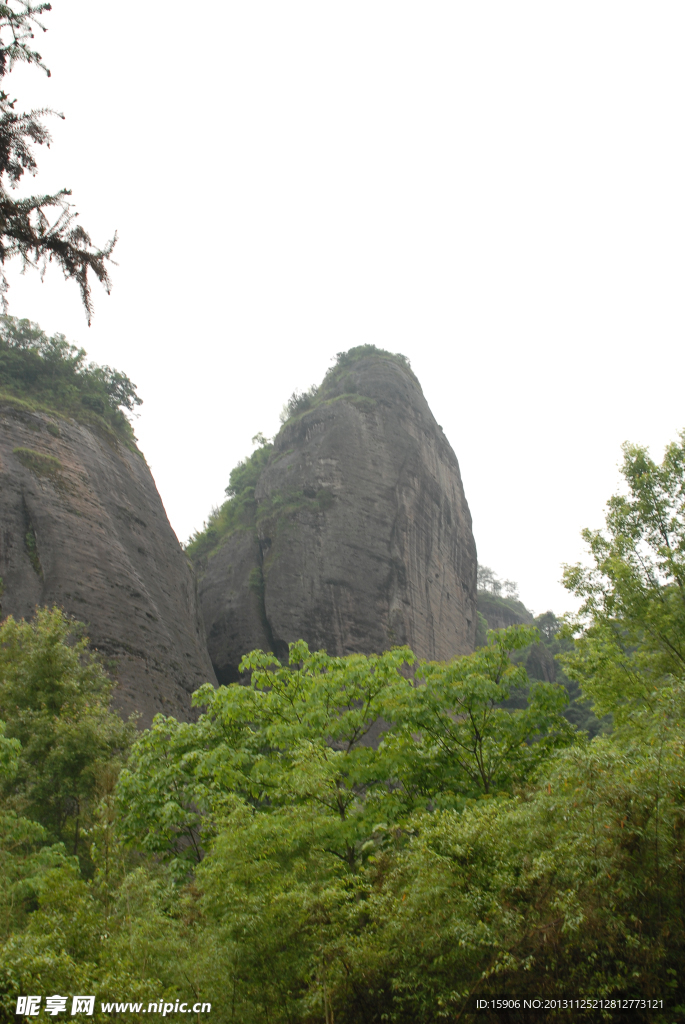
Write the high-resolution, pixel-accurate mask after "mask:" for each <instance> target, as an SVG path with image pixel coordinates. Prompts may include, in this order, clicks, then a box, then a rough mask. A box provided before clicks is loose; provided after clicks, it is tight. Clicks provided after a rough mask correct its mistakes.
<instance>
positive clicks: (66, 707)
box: [0, 609, 132, 859]
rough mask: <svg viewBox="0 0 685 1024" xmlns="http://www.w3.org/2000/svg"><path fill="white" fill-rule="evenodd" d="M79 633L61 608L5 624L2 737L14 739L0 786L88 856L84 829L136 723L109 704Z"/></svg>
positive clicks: (0, 628) (0, 630)
mask: <svg viewBox="0 0 685 1024" xmlns="http://www.w3.org/2000/svg"><path fill="white" fill-rule="evenodd" d="M82 632H83V628H82V627H81V626H80V625H79V624H76V623H74V622H72V621H71V620H69V619H68V618H66V617H65V616H64V615H63V613H62V612H60V611H59V610H58V609H53V610H52V611H48V610H47V609H44V610H39V611H38V612H37V614H36V618H35V619H34V620H33V622H30V623H29V622H25V621H24V620H21V621H20V622H17V621H15V620H14V619H13V618H12V617H11V616H10V617H9V618H7V619H5V621H4V622H3V623H2V625H0V720H1V721H2V722H4V737H5V739H4V740H3V741H2V742H3V743H5V744H7V743H8V742H9V743H11V744H13V745H14V746H13V747H12V749H11V751H10V753H11V756H12V757H13V758H14V764H13V770H12V771H10V772H9V773H8V774H7V775H6V777H5V779H4V781H3V780H0V793H1V794H2V795H3V796H4V798H5V799H6V800H8V801H9V802H10V804H11V805H12V806H14V807H15V808H16V809H17V811H18V812H20V813H21V814H22V815H24V816H27V817H29V818H31V819H32V820H33V821H36V822H39V823H40V824H41V825H42V826H43V827H44V828H45V830H46V834H47V836H48V837H50V839H51V841H52V842H60V841H68V842H69V845H70V847H71V850H72V852H73V853H74V854H81V855H82V856H83V857H84V858H86V859H87V858H88V849H87V845H85V844H84V841H83V835H84V829H87V828H88V821H89V815H90V813H91V811H92V805H93V801H94V798H95V795H96V793H97V790H98V786H99V783H100V782H101V777H102V775H103V773H106V772H107V771H109V765H110V763H111V762H112V760H113V759H114V758H115V756H116V755H117V754H123V753H124V752H125V751H126V749H127V747H128V746H129V744H130V742H131V739H132V726H131V725H125V724H124V722H122V720H121V718H120V717H119V716H118V715H117V714H115V713H113V712H111V711H110V710H109V707H108V705H109V699H110V695H111V692H112V685H113V684H112V682H111V680H110V679H109V678H108V676H107V675H106V674H105V672H104V671H103V669H102V667H101V666H100V664H99V662H98V660H97V658H96V657H95V656H94V655H93V654H92V653H90V652H88V650H87V639H86V638H85V637H84V636H83V635H82ZM1 759H2V747H0V763H1Z"/></svg>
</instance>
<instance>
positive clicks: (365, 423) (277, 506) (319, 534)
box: [200, 355, 476, 682]
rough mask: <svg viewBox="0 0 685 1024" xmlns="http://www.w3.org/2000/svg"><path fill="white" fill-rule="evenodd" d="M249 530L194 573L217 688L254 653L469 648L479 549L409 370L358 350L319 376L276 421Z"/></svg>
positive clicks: (455, 475) (454, 472)
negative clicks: (306, 396) (303, 647)
mask: <svg viewBox="0 0 685 1024" xmlns="http://www.w3.org/2000/svg"><path fill="white" fill-rule="evenodd" d="M254 498H255V501H256V513H255V516H254V520H253V523H252V524H251V525H249V526H248V527H246V528H244V529H242V530H238V531H236V532H234V533H232V534H231V535H230V536H229V537H228V538H227V539H225V540H224V542H223V544H222V545H221V546H220V547H219V548H218V550H217V551H215V552H214V553H213V554H212V555H210V556H209V557H208V558H207V559H206V561H205V562H204V564H203V565H202V566H201V568H202V570H203V572H202V575H201V578H200V600H201V606H202V613H203V617H204V620H205V626H206V630H207V638H208V645H209V652H210V656H211V658H212V662H213V664H214V668H215V671H216V674H217V678H218V679H219V681H220V682H230V681H234V680H237V679H238V678H239V673H238V664H239V661H240V658H241V656H242V655H243V654H244V653H245V652H246V651H249V650H250V649H252V648H254V647H261V648H262V649H265V650H272V651H274V653H276V654H277V655H278V656H279V657H282V656H283V655H285V654H286V653H287V644H288V642H291V641H293V640H296V639H298V638H302V639H304V640H306V641H307V643H308V644H309V646H310V648H311V649H320V648H324V649H326V650H327V651H328V652H329V653H330V654H336V655H341V654H348V653H351V652H354V651H359V652H363V653H371V652H374V651H382V650H387V649H388V648H389V647H392V646H395V645H398V644H409V646H410V647H412V649H413V650H414V651H415V652H416V654H418V655H419V656H420V657H424V658H430V659H437V660H446V659H449V658H452V657H454V656H455V655H459V654H466V653H469V652H470V651H472V650H473V648H474V643H475V629H476V608H475V603H476V548H475V543H474V540H473V534H472V531H471V516H470V513H469V509H468V505H467V502H466V498H465V495H464V489H463V486H462V482H461V477H460V473H459V465H458V463H457V459H456V456H455V454H454V452H453V450H452V448H451V446H450V444H449V442H448V441H447V438H446V437H445V435H444V433H443V432H442V430H441V428H440V427H439V426H438V424H437V423H436V421H435V418H434V417H433V415H432V413H431V411H430V409H429V407H428V404H427V402H426V400H425V398H424V397H423V394H422V392H421V388H420V385H419V384H418V381H417V380H416V378H415V377H414V375H413V373H412V372H411V371H410V370H409V368H408V367H406V366H404V365H402V363H401V362H400V361H398V360H396V359H394V358H393V357H389V356H379V355H369V356H364V357H362V358H358V359H356V360H354V361H352V362H351V363H350V364H349V365H347V366H339V367H337V368H336V369H335V370H334V371H332V372H331V373H329V374H328V375H327V377H326V379H325V381H324V383H323V384H322V386H321V388H320V389H319V391H318V393H317V396H316V398H315V399H314V402H313V407H312V408H310V409H308V410H306V411H304V412H303V413H301V414H299V415H295V416H293V417H292V418H291V419H290V420H289V421H288V422H286V423H285V425H284V426H283V428H282V429H281V431H280V432H279V434H278V436H277V438H276V439H275V442H274V447H273V450H272V452H271V454H270V457H269V460H268V463H267V465H266V467H265V468H264V469H263V470H262V472H261V475H260V477H259V480H258V482H257V486H256V488H255V493H254Z"/></svg>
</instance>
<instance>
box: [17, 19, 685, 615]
mask: <svg viewBox="0 0 685 1024" xmlns="http://www.w3.org/2000/svg"><path fill="white" fill-rule="evenodd" d="M53 8H54V9H53V11H52V13H51V14H47V15H46V16H45V23H46V25H47V26H48V27H49V31H48V33H47V34H46V35H45V36H42V37H41V38H40V39H39V40H38V41H37V42H38V49H39V50H40V51H41V52H42V53H43V56H44V58H45V60H46V62H47V64H48V66H49V67H50V68H51V70H52V78H50V79H46V78H45V76H44V75H43V74H42V73H41V72H40V71H36V70H31V71H29V70H24V69H20V70H18V71H15V72H13V74H12V76H11V77H10V78H9V79H7V80H6V83H5V88H8V87H9V91H10V92H11V94H12V95H13V96H14V95H17V96H18V97H19V106H21V107H22V108H27V107H28V106H30V105H32V104H34V105H40V106H45V105H49V106H52V107H53V108H55V109H58V110H62V111H64V113H65V114H66V115H67V119H66V121H64V122H63V123H62V122H58V121H56V120H55V121H54V124H53V126H52V127H53V135H54V144H53V147H52V149H51V150H50V152H49V153H42V152H40V151H39V153H38V157H39V168H40V173H39V176H38V178H37V179H36V182H35V183H29V184H27V185H26V186H25V188H24V191H25V190H28V189H31V190H40V191H47V190H51V189H56V188H59V187H62V186H68V187H70V188H72V189H73V192H74V201H75V203H76V208H77V209H78V210H79V211H80V214H81V221H82V222H83V224H84V226H85V227H86V228H87V229H88V230H90V231H91V233H92V235H93V236H94V239H95V240H96V241H98V242H104V241H105V240H106V239H107V238H109V237H110V236H111V234H112V233H113V231H114V230H115V229H118V231H119V235H120V243H119V245H118V246H117V249H116V253H115V255H116V259H117V261H118V264H119V266H118V267H117V268H115V269H114V272H113V278H114V289H113V292H112V295H111V297H109V298H107V296H106V295H105V293H104V292H102V291H101V290H100V289H99V288H97V287H96V289H95V302H96V313H95V319H94V321H93V326H92V327H91V328H90V329H89V328H88V327H87V325H86V321H85V317H84V315H83V311H82V309H81V307H80V304H79V297H78V292H77V289H76V286H75V285H73V284H69V285H67V284H65V283H64V282H63V280H62V278H61V276H60V274H59V272H58V271H57V270H56V269H53V270H52V271H51V272H49V273H48V276H47V279H46V282H45V283H44V284H43V285H41V284H40V282H39V279H38V276H37V275H36V274H30V275H28V276H26V277H24V278H20V277H18V275H17V273H16V272H10V275H9V276H10V281H11V291H10V295H9V298H10V312H11V313H13V314H14V315H16V316H26V317H29V318H31V319H32V320H35V321H37V322H38V323H40V324H41V325H42V326H43V327H44V328H45V329H46V330H47V331H49V332H53V331H62V332H64V333H65V334H66V335H67V336H68V337H69V338H70V339H71V340H73V341H74V342H76V343H78V344H79V345H83V346H84V347H85V348H86V349H87V350H88V353H89V355H90V356H91V357H92V358H93V359H94V360H96V361H97V362H100V363H108V364H109V365H112V366H116V367H117V368H119V369H121V370H123V371H124V372H126V373H127V374H128V375H129V376H130V377H131V378H132V380H134V381H135V383H136V384H137V385H138V388H139V392H140V394H141V396H142V397H143V399H144V401H145V404H144V406H143V407H142V414H141V417H140V419H139V420H138V421H137V423H136V432H137V434H138V437H139V440H140V443H141V447H142V449H143V451H144V452H145V455H146V457H147V459H148V462H149V463H150V466H151V468H152V472H153V474H154V477H155V480H156V482H157V486H158V488H159V491H160V493H161V496H162V499H163V501H164V504H165V506H166V509H167V512H168V515H169V518H170V520H171V523H172V525H173V527H174V529H175V530H176V533H177V534H178V536H179V538H180V539H181V540H186V539H187V537H188V535H189V534H190V533H191V532H192V530H193V529H194V528H195V527H199V526H201V525H202V522H203V520H204V518H205V517H206V515H207V513H208V512H209V510H210V508H211V506H212V505H215V504H219V503H220V502H221V501H222V498H223V489H224V487H225V486H226V483H227V482H228V475H229V472H230V469H231V468H232V466H233V465H234V464H235V463H236V462H237V461H238V460H239V459H240V458H242V457H243V456H245V455H246V454H248V453H249V452H250V451H251V450H252V448H251V440H250V439H251V438H252V436H253V435H254V434H255V433H257V431H263V432H264V433H265V434H267V435H271V434H273V433H275V432H276V430H277V429H278V426H279V423H278V414H279V411H280V409H281V407H282V405H283V402H284V401H285V400H286V399H287V398H288V396H289V395H290V394H291V392H292V391H293V390H294V389H295V388H304V387H308V386H309V385H311V384H312V383H318V382H319V381H320V380H321V378H322V376H323V374H324V373H325V371H326V369H327V368H328V367H329V366H330V364H331V359H332V357H333V356H334V355H335V353H336V352H338V351H340V350H342V349H347V348H349V347H351V346H353V345H359V344H363V343H366V342H372V343H374V344H376V345H379V346H381V347H383V348H387V349H390V350H391V351H397V352H403V353H404V354H405V355H407V356H408V357H409V359H410V360H411V362H412V366H413V368H414V370H415V371H416V373H417V375H418V377H419V379H420V381H421V383H422V385H423V389H424V393H425V395H426V397H427V399H428V402H429V403H430V405H431V408H432V409H433V412H434V413H435V416H436V418H437V420H438V422H439V423H441V424H442V426H443V428H444V430H445V433H446V434H447V437H448V438H449V440H450V441H451V443H452V446H453V447H454V450H455V452H456V454H457V457H458V459H459V462H460V465H461V470H462V475H463V479H464V484H465V488H466V494H467V498H468V501H469V505H470V508H471V512H472V515H473V527H474V533H475V537H476V543H477V546H478V554H479V560H480V561H481V562H482V563H485V564H486V565H490V566H491V567H492V568H494V569H495V570H496V571H497V572H498V573H499V574H500V575H501V576H505V577H509V578H511V579H514V580H517V581H518V583H519V588H520V592H521V596H522V598H523V600H524V601H525V602H526V604H527V605H528V606H529V607H531V608H533V610H534V611H535V612H536V613H537V612H540V611H544V610H545V609H547V608H548V607H552V608H554V609H555V610H557V611H561V610H564V609H566V608H568V607H571V606H572V603H573V602H572V601H571V600H570V599H569V597H568V595H567V594H566V592H565V591H564V590H563V588H562V587H561V586H560V585H559V582H558V581H559V579H560V575H561V563H562V562H565V561H574V560H577V559H578V558H579V557H580V555H581V553H582V542H581V540H580V537H579V532H580V530H581V528H582V527H583V526H599V525H601V523H602V521H603V506H604V503H605V501H606V499H607V498H608V497H609V495H610V494H611V493H612V492H613V491H614V490H615V488H616V486H617V481H618V473H617V464H618V462H619V459H620V444H621V442H622V441H624V440H626V439H630V440H632V441H637V442H640V443H644V444H647V445H649V446H651V448H652V451H653V454H655V455H658V456H659V457H661V453H662V449H663V447H664V445H665V444H666V443H667V442H668V441H669V440H671V439H672V438H673V437H674V436H675V434H676V432H677V431H678V430H679V429H681V428H682V427H685V411H684V410H683V404H682V394H683V370H684V369H685V367H684V363H685V355H684V348H683V328H684V325H685V310H684V307H683V270H684V266H683V264H684V247H685V186H684V182H685V134H684V119H683V114H684V110H683V108H684V106H685V61H683V56H682V54H683V44H684V30H685V7H684V6H683V4H682V3H681V2H679V3H675V2H670V3H669V2H662V3H656V4H654V3H651V4H648V3H631V2H626V0H622V2H620V3H618V2H601V0H592V2H589V0H580V2H575V3H573V4H569V3H558V2H550V0H544V2H535V3H533V2H526V0H518V2H516V3H511V0H506V2H504V0H500V2H487V0H484V2H477V3H475V2H468V3H465V2H458V0H450V2H431V0H428V2H424V3H419V2H413V3H406V2H402V0H392V2H389V0H363V2H361V0H345V2H340V3H332V2H328V0H312V2H302V0H288V2H284V0H278V2H276V0H242V2H240V3H237V2H232V0H223V2H218V0H209V2H207V3H204V4H202V5H198V8H197V9H194V8H193V7H192V6H189V5H188V4H187V3H183V4H181V3H180V2H177V0H167V2H166V3H164V4H152V3H150V2H142V3H139V4H136V5H130V4H129V5H120V4H119V5H116V4H115V5H112V4H111V3H105V2H104V0H54V3H53ZM194 10H198V11H199V10H202V12H203V13H202V14H199V13H198V14H196V13H194Z"/></svg>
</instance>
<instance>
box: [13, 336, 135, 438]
mask: <svg viewBox="0 0 685 1024" xmlns="http://www.w3.org/2000/svg"><path fill="white" fill-rule="evenodd" d="M2 398H5V399H9V400H10V401H13V402H14V403H15V404H19V405H23V406H25V407H29V408H32V409H37V410H44V411H49V412H57V413H59V414H62V415H67V416H73V417H74V419H77V420H81V421H83V422H86V423H91V424H92V423H95V424H100V425H103V426H106V427H107V428H108V429H110V430H114V431H115V432H116V433H117V434H118V435H119V436H120V437H121V438H122V439H123V440H125V441H126V442H127V443H132V442H134V441H135V437H134V434H133V429H132V427H131V424H130V422H129V420H128V418H127V416H126V413H130V412H133V410H134V409H135V407H136V406H138V405H142V399H141V398H139V397H138V395H137V394H136V387H135V384H133V383H132V382H131V381H130V380H129V378H128V377H127V376H126V374H124V373H121V372H120V371H119V370H113V369H111V368H110V367H109V366H97V365H96V364H95V363H87V362H86V352H85V351H84V349H82V348H77V347H76V346H75V345H71V344H70V343H69V342H68V341H67V340H66V338H65V337H64V335H62V334H55V335H53V336H52V337H48V336H47V335H46V334H45V332H44V331H43V330H41V328H40V327H39V326H38V325H37V324H34V323H32V322H31V321H30V320H17V319H16V318H15V317H12V316H0V399H2Z"/></svg>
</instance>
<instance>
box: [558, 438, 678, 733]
mask: <svg viewBox="0 0 685 1024" xmlns="http://www.w3.org/2000/svg"><path fill="white" fill-rule="evenodd" d="M623 456H624V459H623V465H622V468H621V472H622V475H623V478H624V480H625V493H623V494H617V495H614V497H612V498H610V500H609V502H608V503H607V508H608V512H607V516H606V526H605V529H604V531H601V530H585V531H584V532H583V537H584V539H585V540H586V542H587V544H588V548H589V555H590V565H589V566H588V565H582V564H578V565H573V566H567V567H566V570H565V573H564V584H565V586H566V587H567V588H568V589H569V590H570V591H571V592H572V593H574V594H575V595H576V596H577V597H579V598H581V600H582V606H581V608H580V611H579V613H578V615H577V616H576V617H575V618H573V619H571V621H570V623H569V627H568V632H569V635H573V636H575V637H576V644H575V646H574V648H573V650H572V651H571V652H569V653H568V655H566V656H565V658H564V665H565V669H566V672H567V673H568V674H569V675H570V676H572V677H573V678H576V679H578V680H579V681H581V682H582V685H583V688H584V690H585V692H586V693H587V694H588V696H590V697H591V698H592V700H593V701H594V704H595V706H596V708H597V709H598V713H600V714H603V713H606V712H608V711H611V712H613V713H614V714H615V716H616V721H617V724H619V725H621V724H623V723H625V722H626V721H628V720H629V719H630V718H634V716H636V715H638V716H639V715H640V714H642V713H644V712H645V711H649V710H650V709H652V708H654V706H655V702H656V700H657V695H658V693H659V692H660V691H662V690H666V691H667V690H668V689H669V688H670V687H672V686H673V685H674V681H676V680H680V679H682V678H683V674H684V672H685V431H683V432H682V433H681V434H680V436H679V439H678V440H677V441H675V442H673V443H672V444H670V445H669V446H668V447H667V449H666V453H665V456H664V459H663V462H662V463H661V464H658V463H656V462H655V461H653V460H652V459H651V458H650V456H649V454H648V452H647V449H646V448H642V447H640V446H638V445H632V444H626V445H624V446H623Z"/></svg>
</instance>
